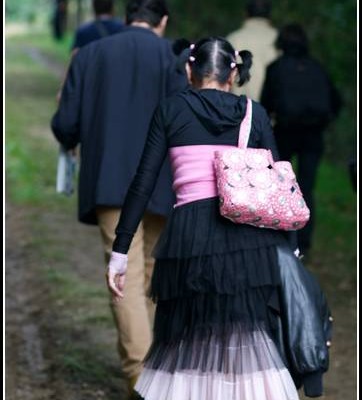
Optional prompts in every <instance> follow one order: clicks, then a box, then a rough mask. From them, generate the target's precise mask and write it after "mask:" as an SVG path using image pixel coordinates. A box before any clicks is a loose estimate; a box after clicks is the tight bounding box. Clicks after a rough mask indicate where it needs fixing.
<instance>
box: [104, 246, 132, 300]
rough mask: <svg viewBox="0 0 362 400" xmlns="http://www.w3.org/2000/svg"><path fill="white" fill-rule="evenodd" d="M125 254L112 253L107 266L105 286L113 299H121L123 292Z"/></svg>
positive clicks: (125, 266)
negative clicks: (106, 285)
mask: <svg viewBox="0 0 362 400" xmlns="http://www.w3.org/2000/svg"><path fill="white" fill-rule="evenodd" d="M127 261H128V257H127V254H122V253H116V252H114V251H112V254H111V259H110V260H109V264H108V271H107V284H108V288H109V290H110V292H111V293H112V294H113V296H114V298H123V297H124V294H123V290H124V284H125V278H126V271H127Z"/></svg>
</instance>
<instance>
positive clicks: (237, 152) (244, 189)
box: [215, 99, 310, 231]
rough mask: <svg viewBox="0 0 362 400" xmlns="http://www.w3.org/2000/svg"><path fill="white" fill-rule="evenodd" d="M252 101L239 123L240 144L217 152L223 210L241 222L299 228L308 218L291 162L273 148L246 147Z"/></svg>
mask: <svg viewBox="0 0 362 400" xmlns="http://www.w3.org/2000/svg"><path fill="white" fill-rule="evenodd" d="M251 121H252V101H251V100H250V99H248V103H247V111H246V116H245V118H244V120H243V122H242V123H241V125H240V133H239V144H238V147H235V148H232V149H227V150H223V151H216V152H215V172H216V181H217V188H218V194H219V198H220V213H221V215H222V216H224V217H226V218H228V219H230V220H231V221H233V222H235V223H238V224H249V225H253V226H257V227H260V228H272V229H282V230H286V231H288V230H297V229H301V228H303V227H304V226H305V224H306V223H307V222H308V220H309V214H310V212H309V209H308V207H307V205H306V204H305V201H304V199H303V195H302V192H301V190H300V188H299V186H298V183H297V181H296V178H295V174H294V172H293V169H292V166H291V164H290V163H289V162H287V161H277V162H274V160H273V156H272V153H271V151H270V150H267V149H253V148H247V144H248V140H249V135H250V129H251Z"/></svg>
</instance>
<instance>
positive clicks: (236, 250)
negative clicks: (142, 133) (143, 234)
mask: <svg viewBox="0 0 362 400" xmlns="http://www.w3.org/2000/svg"><path fill="white" fill-rule="evenodd" d="M239 56H240V57H241V60H242V62H241V63H239V64H238V63H237V57H239ZM250 66H251V54H250V53H249V52H247V51H241V52H235V50H234V49H233V47H232V46H231V45H230V44H229V43H228V42H227V41H225V40H224V39H222V38H207V39H203V40H201V41H199V42H198V43H197V44H196V45H194V46H192V48H191V52H190V56H189V61H188V63H187V65H186V69H187V73H188V77H189V81H190V83H191V84H192V88H190V89H188V90H186V91H184V92H183V93H181V94H179V95H176V96H174V97H171V98H169V99H167V100H166V101H164V102H162V103H161V104H160V106H159V107H158V109H157V110H156V112H155V114H154V118H153V121H152V124H151V127H150V131H149V136H148V141H147V143H146V146H145V149H144V153H143V157H142V160H141V163H140V165H139V168H138V171H137V174H136V177H135V178H134V181H133V183H132V185H131V187H130V189H129V192H128V195H127V199H126V202H125V204H124V210H123V213H122V216H121V219H120V221H119V224H118V226H117V229H116V233H117V238H116V240H115V242H114V244H113V253H112V258H111V261H110V264H109V267H108V285H109V287H110V290H111V291H112V293H113V295H114V296H115V298H116V299H117V301H119V300H120V299H121V298H122V297H123V288H124V285H127V282H126V276H127V255H126V254H127V250H128V248H129V245H130V242H131V240H132V236H133V234H134V232H135V230H136V228H137V225H138V223H139V221H140V220H141V217H142V214H143V212H144V210H145V207H146V204H147V201H148V199H149V196H150V195H151V193H152V191H153V188H154V184H155V181H156V177H157V175H158V172H159V169H160V167H161V165H162V162H163V160H164V159H165V157H166V155H167V154H169V155H170V158H171V164H172V168H173V173H174V184H173V187H174V190H175V192H176V197H177V202H176V205H175V207H174V211H173V213H172V215H171V217H170V218H169V220H168V224H167V227H166V229H165V231H164V232H163V234H162V235H161V237H160V239H159V242H158V244H157V246H156V248H155V250H154V256H155V258H156V263H155V270H154V274H153V278H152V284H151V296H152V298H153V299H154V300H155V301H156V302H157V309H156V315H155V324H154V341H153V344H152V346H151V348H150V351H149V353H148V355H147V357H146V360H145V367H144V370H143V372H142V373H141V375H140V377H139V379H138V382H137V384H136V387H135V389H136V391H137V392H138V393H140V394H141V396H143V398H144V399H146V400H221V399H222V400H224V399H225V400H295V399H298V395H297V391H296V387H295V384H294V383H293V380H292V378H291V375H290V373H289V371H288V369H287V367H286V365H285V362H286V361H284V359H286V358H287V357H289V356H288V355H287V356H286V355H285V354H283V350H282V349H281V348H282V346H279V347H277V343H279V344H280V342H279V341H278V337H279V336H278V335H279V334H280V332H281V331H280V329H281V328H280V326H281V323H283V322H282V320H281V318H280V316H279V314H278V313H281V307H280V305H279V304H278V290H280V287H281V284H282V281H283V277H284V276H282V275H281V272H280V271H281V268H280V266H279V258H280V256H283V257H284V259H285V262H284V265H288V269H291V268H289V267H290V266H291V265H292V266H293V263H295V262H296V260H297V258H296V257H295V256H294V254H293V250H292V249H291V247H290V246H289V245H288V243H287V241H286V238H285V236H284V235H283V234H282V233H281V232H278V231H272V230H269V229H261V228H255V227H252V226H247V225H237V224H234V223H232V222H230V221H229V220H227V219H225V218H223V217H222V216H220V214H219V209H218V207H219V205H218V199H217V190H216V184H215V176H214V170H213V159H214V152H215V150H217V149H220V148H222V149H225V147H227V146H236V145H237V142H238V134H239V126H240V123H241V121H242V120H243V118H244V116H245V113H246V103H247V101H246V98H245V97H244V96H241V97H237V96H235V95H233V94H231V93H229V92H230V89H231V86H232V84H233V81H234V79H235V78H236V76H237V75H239V83H240V84H243V83H244V82H246V81H247V80H248V79H249V69H250ZM252 118H253V119H252V129H251V134H250V139H249V143H248V146H249V147H265V148H268V149H271V151H272V152H273V155H274V158H275V159H277V157H278V155H277V151H276V147H275V143H274V139H273V135H272V131H271V127H270V123H269V119H268V117H267V115H266V113H265V111H264V109H263V108H262V107H261V106H260V105H259V104H257V103H253V117H252ZM288 281H290V279H288ZM307 297H308V296H304V298H307ZM285 298H286V297H281V299H282V303H283V299H284V300H285ZM283 304H284V303H283ZM284 305H288V304H287V303H285V304H284ZM300 305H301V304H299V306H300ZM288 310H289V308H288V307H287V310H286V311H288ZM290 316H291V315H290V314H288V318H287V320H289V317H290ZM291 317H293V316H291ZM284 333H285V332H284ZM282 335H283V332H282ZM299 337H300V336H299ZM317 358H318V357H317ZM303 361H305V360H304V359H303ZM304 365H310V364H308V362H306V363H304ZM319 368H320V365H318V366H316V365H315V364H313V367H312V370H308V373H310V375H314V372H317V373H319V372H320V371H319ZM311 379H312V381H313V377H312V378H311ZM312 385H313V383H312Z"/></svg>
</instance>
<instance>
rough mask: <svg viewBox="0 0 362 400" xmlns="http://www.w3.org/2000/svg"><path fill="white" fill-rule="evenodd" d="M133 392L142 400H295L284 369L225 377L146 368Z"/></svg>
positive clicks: (290, 380)
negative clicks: (142, 399)
mask: <svg viewBox="0 0 362 400" xmlns="http://www.w3.org/2000/svg"><path fill="white" fill-rule="evenodd" d="M135 390H136V391H137V392H138V393H139V394H140V395H141V396H142V397H143V398H144V399H145V400H298V399H299V397H298V393H297V390H296V388H295V385H294V383H293V381H292V378H291V376H290V374H289V372H288V370H287V369H279V370H278V369H269V370H266V371H257V372H253V373H251V374H243V375H233V376H227V375H225V374H222V373H210V374H207V373H205V374H200V373H199V372H195V371H192V370H191V371H185V370H184V371H179V372H175V373H173V374H171V373H168V372H164V371H161V370H150V369H147V368H145V369H144V370H143V372H142V374H141V376H140V377H139V379H138V381H137V384H136V386H135Z"/></svg>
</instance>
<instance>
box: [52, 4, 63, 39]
mask: <svg viewBox="0 0 362 400" xmlns="http://www.w3.org/2000/svg"><path fill="white" fill-rule="evenodd" d="M51 22H52V28H53V36H54V39H56V40H62V39H63V37H64V33H65V27H66V22H67V1H66V0H55V2H54V14H53V18H52V21H51Z"/></svg>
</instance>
